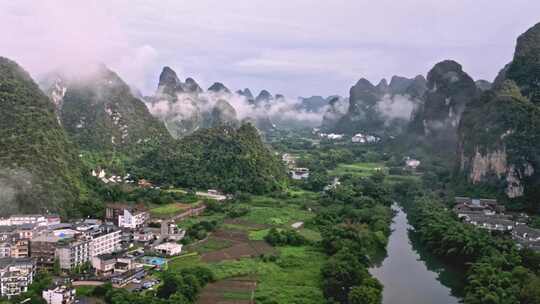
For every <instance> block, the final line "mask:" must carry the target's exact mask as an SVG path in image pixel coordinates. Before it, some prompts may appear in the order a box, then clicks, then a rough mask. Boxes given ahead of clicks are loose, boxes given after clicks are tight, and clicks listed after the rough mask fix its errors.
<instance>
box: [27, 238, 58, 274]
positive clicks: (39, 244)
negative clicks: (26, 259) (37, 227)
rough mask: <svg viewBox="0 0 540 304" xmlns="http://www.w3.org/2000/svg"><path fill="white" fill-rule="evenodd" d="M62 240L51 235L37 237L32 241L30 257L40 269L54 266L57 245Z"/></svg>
mask: <svg viewBox="0 0 540 304" xmlns="http://www.w3.org/2000/svg"><path fill="white" fill-rule="evenodd" d="M61 239H62V238H61V237H59V236H56V235H54V234H50V233H43V234H40V235H36V236H34V237H33V238H32V240H31V241H30V255H31V256H32V258H34V259H35V260H36V262H37V266H38V267H40V268H50V267H52V266H53V265H54V260H55V253H56V245H57V243H58V241H60V240H61Z"/></svg>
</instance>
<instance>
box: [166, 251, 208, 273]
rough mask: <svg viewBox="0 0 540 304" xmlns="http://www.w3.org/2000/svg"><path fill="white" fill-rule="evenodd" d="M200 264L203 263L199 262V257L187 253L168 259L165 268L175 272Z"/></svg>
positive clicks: (195, 254)
mask: <svg viewBox="0 0 540 304" xmlns="http://www.w3.org/2000/svg"><path fill="white" fill-rule="evenodd" d="M202 264H203V262H202V261H201V257H200V256H199V255H198V254H197V253H188V254H184V255H181V256H178V257H175V258H172V259H170V260H169V261H168V263H167V267H168V268H169V269H171V270H174V271H176V270H181V269H184V268H189V267H193V266H199V265H202Z"/></svg>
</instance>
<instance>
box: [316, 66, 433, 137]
mask: <svg viewBox="0 0 540 304" xmlns="http://www.w3.org/2000/svg"><path fill="white" fill-rule="evenodd" d="M425 90H426V80H425V78H424V77H423V76H421V75H419V76H417V77H415V78H413V79H409V78H405V77H400V76H393V77H392V79H391V81H390V84H388V82H387V81H386V79H382V80H381V81H380V82H379V83H378V84H377V85H376V86H375V85H373V84H372V83H371V82H370V81H369V80H367V79H365V78H362V79H360V80H359V81H358V82H357V83H356V84H355V85H354V86H352V87H351V89H350V92H349V99H348V101H349V105H348V110H347V112H346V114H345V115H343V116H342V117H340V118H339V119H338V120H337V122H336V123H335V126H334V130H335V131H336V132H342V133H348V134H353V133H356V132H383V131H384V130H393V131H394V132H395V131H399V132H401V131H402V130H403V129H405V128H406V127H407V124H408V123H409V121H410V120H411V118H412V116H413V113H414V112H415V111H416V110H417V109H418V108H419V107H420V105H421V103H422V98H423V94H424V92H425ZM338 112H339V111H338ZM328 124H329V120H327V122H326V125H327V126H325V127H326V128H328Z"/></svg>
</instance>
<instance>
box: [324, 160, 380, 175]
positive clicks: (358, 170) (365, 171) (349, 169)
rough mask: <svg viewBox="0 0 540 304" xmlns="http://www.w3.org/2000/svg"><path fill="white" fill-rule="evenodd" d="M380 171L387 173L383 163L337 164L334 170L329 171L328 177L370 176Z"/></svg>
mask: <svg viewBox="0 0 540 304" xmlns="http://www.w3.org/2000/svg"><path fill="white" fill-rule="evenodd" d="M380 170H382V171H383V172H384V173H388V172H387V171H388V169H387V168H386V167H385V165H384V164H383V163H354V164H339V165H338V166H337V167H336V168H335V169H333V170H330V171H329V172H328V174H329V175H330V176H337V177H340V176H343V175H346V174H350V175H354V176H370V175H372V174H374V173H375V172H377V171H380Z"/></svg>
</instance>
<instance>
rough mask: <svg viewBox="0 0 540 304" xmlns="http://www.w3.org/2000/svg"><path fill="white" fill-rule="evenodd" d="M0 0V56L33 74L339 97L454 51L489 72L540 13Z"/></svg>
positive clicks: (357, 5) (529, 7)
mask: <svg viewBox="0 0 540 304" xmlns="http://www.w3.org/2000/svg"><path fill="white" fill-rule="evenodd" d="M54 4H55V5H52V4H51V2H41V1H39V2H38V1H29V0H23V1H16V2H14V1H7V0H0V5H1V7H2V9H1V10H0V35H1V36H2V37H3V40H4V43H3V45H2V48H1V51H0V56H6V57H8V58H11V59H13V60H16V61H17V62H19V63H20V64H21V65H22V66H23V67H24V68H26V69H27V70H29V71H30V73H31V74H32V75H33V76H34V77H39V75H41V74H43V73H45V72H46V71H47V70H49V69H53V68H56V67H58V66H61V65H67V66H69V67H70V69H74V70H80V69H84V68H85V63H86V62H103V63H105V64H106V65H108V66H109V67H110V68H111V69H113V70H115V71H116V72H118V73H119V75H120V76H121V77H122V78H124V79H125V80H126V81H127V82H128V83H129V84H130V85H132V86H134V87H135V88H137V89H140V90H141V91H142V92H143V93H144V94H152V93H153V92H154V90H155V88H156V86H157V81H158V76H159V73H160V71H161V68H162V67H163V66H165V65H167V66H170V67H172V68H173V69H175V71H176V72H177V74H178V76H179V77H180V78H182V79H185V78H186V77H193V78H194V79H195V80H197V82H199V84H201V86H202V87H203V88H207V87H208V86H210V85H211V84H212V83H213V82H218V81H219V82H222V83H224V84H225V85H226V86H227V87H229V88H230V89H233V90H236V89H240V88H245V87H247V88H250V89H251V90H252V91H253V92H254V93H255V94H256V93H258V92H259V91H260V90H261V89H267V90H269V91H270V92H271V93H274V94H276V93H282V94H286V95H288V96H290V97H296V96H311V95H322V96H327V95H332V94H340V95H344V96H346V95H348V90H349V88H350V86H351V85H353V84H354V83H356V81H357V80H358V79H360V78H362V77H365V78H367V79H369V80H370V81H371V82H373V83H377V82H378V81H379V80H380V79H381V78H383V77H384V78H386V79H388V80H390V77H391V76H392V75H401V76H405V77H414V76H415V75H417V74H423V75H425V74H426V73H427V72H428V71H429V69H430V68H431V67H432V66H433V65H434V64H435V63H436V62H439V61H441V60H445V59H453V60H456V61H457V62H459V63H460V64H462V65H463V68H464V70H465V71H466V72H467V73H469V74H470V75H471V76H472V77H473V78H474V79H475V80H476V79H486V80H488V81H492V80H493V78H494V77H495V76H496V74H497V72H498V71H499V70H500V69H501V68H502V67H503V66H504V65H505V64H506V63H508V62H509V61H510V60H511V58H512V54H513V51H514V47H515V40H516V38H517V36H519V35H520V34H521V33H523V32H524V31H526V30H527V29H528V28H529V27H531V26H533V25H534V24H536V23H537V22H540V16H538V14H537V13H536V12H538V11H540V2H538V1H534V2H533V1H524V0H518V1H513V2H512V3H509V2H504V3H503V2H501V3H497V2H493V1H487V0H481V1H474V3H472V2H470V1H466V0H460V1H454V2H453V3H440V2H437V3H432V1H427V0H418V1H415V0H406V1H400V2H399V3H395V2H394V1H388V0H386V1H378V2H377V3H374V2H372V1H332V2H327V1H324V2H323V1H320V2H319V3H317V5H313V1H307V0H294V1H288V2H287V3H286V4H285V3H275V2H268V1H258V0H256V1H253V0H251V1H247V0H246V1H227V2H224V1H210V0H205V1H197V2H196V3H195V2H179V1H160V2H153V3H147V2H144V1H127V0H118V1H109V2H100V3H88V2H83V1H64V0H61V1H54Z"/></svg>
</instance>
